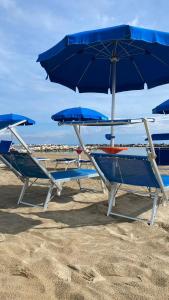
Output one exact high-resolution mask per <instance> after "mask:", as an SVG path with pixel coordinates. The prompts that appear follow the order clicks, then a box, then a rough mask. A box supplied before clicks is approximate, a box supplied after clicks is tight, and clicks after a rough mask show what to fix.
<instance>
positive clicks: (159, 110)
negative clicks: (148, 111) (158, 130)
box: [152, 100, 169, 114]
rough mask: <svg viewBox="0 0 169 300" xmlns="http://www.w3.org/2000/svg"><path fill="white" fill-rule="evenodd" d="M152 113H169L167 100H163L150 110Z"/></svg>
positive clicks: (168, 101)
mask: <svg viewBox="0 0 169 300" xmlns="http://www.w3.org/2000/svg"><path fill="white" fill-rule="evenodd" d="M152 113H153V114H169V100H166V101H164V102H163V103H161V104H160V105H158V106H156V107H155V108H153V110H152Z"/></svg>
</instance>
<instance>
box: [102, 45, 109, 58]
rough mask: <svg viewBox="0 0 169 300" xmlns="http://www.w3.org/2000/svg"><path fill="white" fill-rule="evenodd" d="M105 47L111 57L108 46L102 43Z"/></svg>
mask: <svg viewBox="0 0 169 300" xmlns="http://www.w3.org/2000/svg"><path fill="white" fill-rule="evenodd" d="M101 44H102V45H103V47H104V48H105V50H106V51H107V54H108V55H110V56H111V52H110V50H109V48H108V46H106V45H105V44H104V43H103V42H102V43H101Z"/></svg>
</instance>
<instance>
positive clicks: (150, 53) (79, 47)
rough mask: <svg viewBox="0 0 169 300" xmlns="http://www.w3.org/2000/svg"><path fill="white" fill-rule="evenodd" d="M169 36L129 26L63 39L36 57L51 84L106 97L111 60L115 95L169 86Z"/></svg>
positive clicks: (109, 84)
mask: <svg viewBox="0 0 169 300" xmlns="http://www.w3.org/2000/svg"><path fill="white" fill-rule="evenodd" d="M168 46H169V33H165V32H160V31H156V30H149V29H144V28H138V27H133V26H129V25H121V26H115V27H110V28H105V29H99V30H92V31H86V32H80V33H76V34H71V35H67V36H65V38H64V39H63V40H61V41H60V42H59V43H58V44H56V45H55V46H54V47H53V48H51V49H49V50H48V51H46V52H44V53H42V54H40V55H39V57H38V60H37V61H38V62H40V63H41V65H42V67H43V68H45V70H46V72H47V74H48V75H49V78H50V80H51V81H53V82H57V83H60V84H62V85H65V86H67V87H69V88H71V89H73V90H74V91H76V88H78V90H79V92H97V93H108V90H109V89H110V90H111V89H112V75H113V72H112V60H113V59H115V58H116V60H117V65H118V69H117V80H116V92H121V91H128V90H137V89H143V88H144V84H145V83H146V84H147V87H148V88H152V87H155V86H157V85H161V84H164V83H168V82H169V48H168Z"/></svg>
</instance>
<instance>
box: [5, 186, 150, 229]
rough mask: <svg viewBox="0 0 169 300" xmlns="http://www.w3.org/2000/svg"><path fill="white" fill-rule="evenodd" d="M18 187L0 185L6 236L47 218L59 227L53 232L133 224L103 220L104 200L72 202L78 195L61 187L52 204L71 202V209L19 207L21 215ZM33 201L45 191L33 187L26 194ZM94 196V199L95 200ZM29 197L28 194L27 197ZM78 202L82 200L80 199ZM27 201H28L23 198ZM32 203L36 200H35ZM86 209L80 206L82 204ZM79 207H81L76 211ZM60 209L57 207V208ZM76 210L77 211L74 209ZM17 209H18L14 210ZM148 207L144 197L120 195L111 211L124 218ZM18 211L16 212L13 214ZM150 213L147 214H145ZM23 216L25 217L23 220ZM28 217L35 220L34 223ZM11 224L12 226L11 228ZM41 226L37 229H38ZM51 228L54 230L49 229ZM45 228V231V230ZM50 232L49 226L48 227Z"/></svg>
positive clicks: (105, 208) (39, 199) (39, 197)
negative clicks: (9, 209) (59, 194)
mask: <svg viewBox="0 0 169 300" xmlns="http://www.w3.org/2000/svg"><path fill="white" fill-rule="evenodd" d="M20 189H21V186H14V185H9V186H1V188H0V193H1V201H0V209H3V211H2V210H1V211H0V232H1V233H7V234H17V233H19V232H23V231H27V230H28V229H30V228H33V227H35V226H37V225H40V224H41V225H42V223H43V219H51V220H52V221H54V222H56V223H60V224H61V225H63V226H60V227H57V226H56V228H57V229H59V228H60V229H62V228H67V227H68V228H74V227H83V226H98V225H106V224H111V223H121V222H133V221H132V220H126V219H122V218H119V217H118V218H117V217H107V216H106V212H107V201H103V200H101V201H100V202H97V203H96V202H95V201H94V202H91V201H90V202H88V201H85V198H84V200H78V199H76V200H74V199H73V196H74V195H76V194H79V190H75V189H71V188H68V187H64V191H63V194H62V196H60V197H57V196H56V197H55V198H54V199H53V202H57V205H58V203H59V204H63V205H64V204H65V205H66V204H67V203H69V202H72V203H74V205H73V209H72V208H70V209H69V208H68V207H65V209H59V210H58V209H56V210H50V203H49V208H48V210H47V211H43V208H42V211H39V210H41V208H40V209H39V208H36V207H34V208H31V211H29V212H28V207H26V206H22V212H21V211H20V208H21V206H19V207H18V205H17V197H18V195H19V193H20ZM85 191H86V190H84V191H80V193H82V192H83V193H85ZM30 195H31V197H33V198H32V199H34V202H35V203H36V204H38V203H39V202H41V201H42V199H44V197H45V195H46V188H42V187H33V193H32V191H31V193H30ZM99 195H100V193H98V200H99ZM27 196H28V197H29V193H28V195H27ZM81 199H82V197H81ZM26 200H28V199H26ZM35 200H36V201H35ZM85 204H86V206H85V207H84V205H85ZM79 205H80V206H81V207H80V208H79ZM62 207H63V206H62V205H61V208H62ZM76 207H77V208H76ZM8 208H12V209H16V211H15V212H6V211H4V209H8ZM18 208H19V209H18ZM151 208H152V201H151V200H150V198H148V197H141V196H137V195H133V194H124V195H121V196H119V197H118V199H117V206H116V207H115V208H114V211H116V212H121V213H123V214H126V215H130V216H134V217H138V216H139V215H140V214H142V213H144V212H146V211H149V210H150V209H151ZM17 209H18V213H17ZM149 214H150V212H149ZM24 215H25V217H24ZM29 215H31V216H34V217H36V220H35V219H34V218H33V219H32V218H31V217H29ZM13 225H15V226H13ZM43 228H44V227H42V226H41V229H43ZM52 228H55V227H52ZM46 229H48V228H46ZM49 229H51V227H50V228H49Z"/></svg>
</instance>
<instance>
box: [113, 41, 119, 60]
mask: <svg viewBox="0 0 169 300" xmlns="http://www.w3.org/2000/svg"><path fill="white" fill-rule="evenodd" d="M117 44H118V41H115V42H114V49H113V51H112V56H116V50H117Z"/></svg>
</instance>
